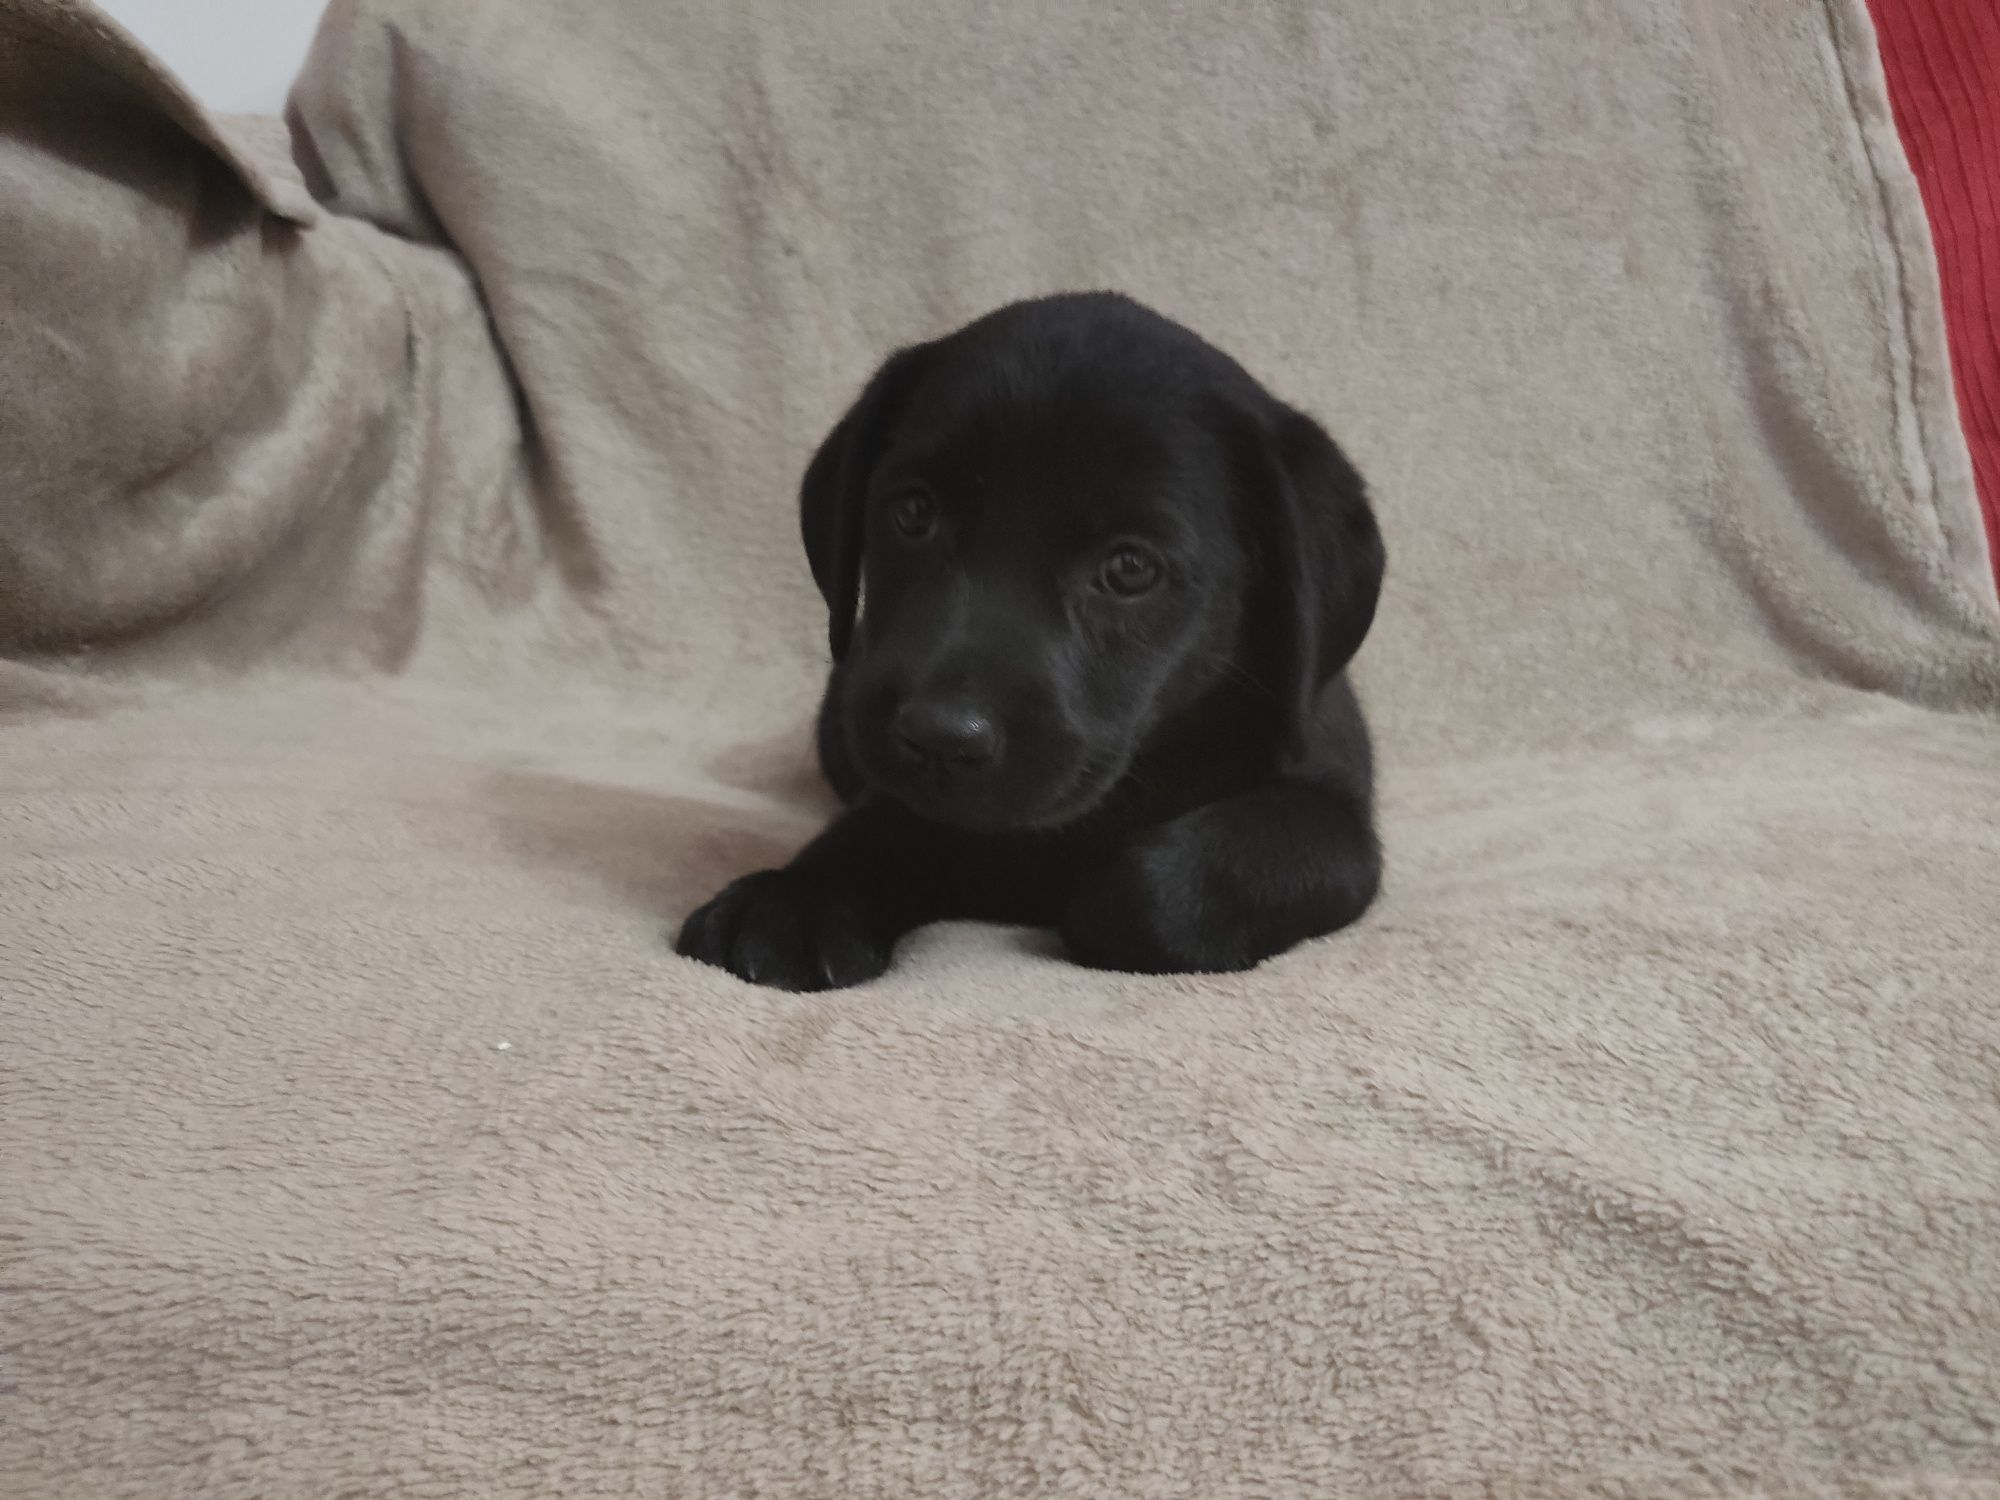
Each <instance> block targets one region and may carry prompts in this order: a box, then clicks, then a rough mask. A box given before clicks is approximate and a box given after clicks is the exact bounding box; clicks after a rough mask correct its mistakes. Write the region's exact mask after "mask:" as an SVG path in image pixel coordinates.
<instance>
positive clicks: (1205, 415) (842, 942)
mask: <svg viewBox="0 0 2000 1500" xmlns="http://www.w3.org/2000/svg"><path fill="white" fill-rule="evenodd" d="M800 509H801V520H802V526H803V530H804V533H805V548H806V556H807V559H808V560H809V561H810V563H811V565H812V573H813V578H814V580H815V581H816V582H817V583H818V584H819V588H820V592H821V593H822V594H824V595H825V596H826V603H827V609H828V612H829V616H830V622H831V623H830V634H831V642H832V648H833V660H834V663H835V665H834V668H833V671H832V674H831V676H830V678H829V679H828V682H827V688H826V697H825V700H824V702H823V704H822V705H821V708H820V716H819V760H820V765H821V767H822V769H823V770H824V771H825V773H826V776H827V779H828V780H829V781H830V782H831V783H832V784H833V787H834V789H835V791H836V792H838V793H839V795H840V797H841V799H842V800H843V801H844V802H846V803H847V810H846V811H845V812H843V813H842V814H841V816H840V817H839V818H837V819H836V820H835V821H834V822H833V824H832V825H831V826H830V827H829V828H827V830H826V831H825V832H824V833H822V834H821V835H820V836H819V837H818V838H817V839H815V840H813V842H812V843H811V844H809V845H807V846H806V848H805V849H804V851H803V852H801V853H800V854H799V855H798V857H797V858H795V859H794V860H793V861H792V862H791V863H790V864H789V865H787V866H785V867H784V868H783V869H781V870H766V871H763V872H761V873H758V874H753V875H748V876H745V877H744V878H742V879H741V880H738V881H737V882H736V883H735V884H733V885H731V886H730V887H728V889H726V890H724V891H723V892H722V893H721V894H720V895H719V896H717V897H716V898H715V899H714V900H712V901H710V902H709V903H708V904H707V905H706V906H704V907H702V908H701V909H700V910H699V911H697V912H696V913H695V914H694V915H693V916H691V917H690V918H688V920H687V924H686V925H685V926H684V927H683V928H682V929H681V934H680V940H679V944H678V947H679V949H680V951H681V952H682V953H683V954H686V955H687V956H689V957H691V958H697V959H700V960H702V961H704V962H706V963H711V964H715V965H718V966H719V967H721V968H724V969H728V970H729V971H730V972H732V973H734V974H738V975H740V976H741V977H743V978H744V979H748V980H750V981H752V982H753V983H757V984H764V985H771V986H775V987H777V988H779V989H787V990H819V989H829V988H837V987H839V986H842V985H851V984H858V983H860V982H861V981H863V980H866V979H871V978H873V977H874V976H875V975H877V974H880V973H881V972H882V971H883V970H884V969H885V968H887V967H888V964H889V954H890V950H891V949H892V948H893V947H894V945H895V943H896V940H897V939H898V938H900V937H901V936H902V935H903V934H904V933H906V932H909V931H910V930H911V929H913V928H915V927H919V926H921V925H923V924H924V923H927V922H935V921H940V920H944V919H949V918H973V919H981V920H986V921H994V922H1008V923H1020V924H1027V925H1034V926H1043V927H1056V928H1058V929H1060V931H1061V933H1062V937H1063V940H1064V942H1065V943H1066V944H1067V946H1068V949H1069V952H1070V954H1071V956H1072V957H1073V958H1075V959H1076V960H1077V961H1078V962H1080V963H1084V964H1089V965H1093V966H1096V967H1100V968H1106V969H1120V970H1127V971H1131V972H1137V973H1172V972H1197V971H1218V970H1231V969H1243V968H1248V967H1249V966H1250V965H1252V964H1255V963H1257V962H1258V961H1260V960H1262V959H1264V958H1268V957H1269V956H1271V955H1272V954H1274V953H1279V952H1282V951H1283V950H1284V949H1286V948H1289V947H1291V946H1292V945H1293V944H1294V943H1297V942H1299V941H1300V940H1302V939H1304V938H1310V937H1315V936H1318V935H1319V934H1322V933H1328V932H1332V931H1333V930H1335V929H1336V928H1339V927H1343V926H1345V925H1346V924H1347V923H1349V922H1352V921H1353V920H1354V919H1355V918H1356V917H1358V916H1360V915H1361V913H1362V912H1363V911H1364V910H1365V909H1366V908H1367V906H1368V903H1369V902H1370V901H1371V900H1372V899H1373V898H1374V895H1375V890H1376V886H1377V883H1378V880H1379V877H1380V870H1381V855H1380V850H1379V847H1378V845H1377V843H1376V839H1375V831H1374V822H1373V807H1372V801H1373V799H1372V785H1373V770H1372V761H1371V753H1370V749H1369V741H1368V732H1367V728H1366V726H1365V725H1364V723H1363V721H1362V717H1361V709H1360V705H1359V704H1358V703H1357V702H1356V700H1355V696H1354V692H1353V690H1352V689H1351V688H1350V687H1349V685H1348V682H1347V678H1346V676H1345V675H1344V669H1345V667H1346V666H1347V663H1348V660H1349V658H1351V657H1352V656H1353V655H1354V652H1355V650H1356V648H1357V647H1359V646H1360V644H1361V640H1362V637H1363V636H1364V635H1366V634H1367V632H1368V627H1369V623H1370V622H1371V621H1372V620H1373V618H1374V614H1375V600H1376V595H1377V593H1378V592H1379V590H1380V587H1381V582H1382V567H1383V548H1382V539H1381V535H1380V533H1379V532H1378V531H1377V530H1376V526H1375V518H1374V515H1373V513H1372V512H1371V511H1370V509H1369V506H1368V501H1367V498H1366V496H1365V495H1364V493H1363V489H1362V483H1361V479H1360V477H1359V476H1358V475H1357V474H1356V473H1355V471H1354V470H1353V468H1352V467H1350V466H1349V464H1348V462H1347V460H1346V459H1345V458H1344V457H1343V456H1342V455H1341V452H1340V450H1339V449H1338V448H1337V447H1335V446H1334V444H1333V442H1332V440H1331V439H1329V438H1328V437H1327V435H1326V433H1325V432H1323V431H1322V430H1321V429H1320V427H1319V425H1318V424H1317V423H1315V422H1314V421H1313V420H1312V419H1311V418H1310V417H1307V416H1305V415H1303V414H1302V413H1300V412H1297V411H1295V410H1293V409H1292V408H1291V407H1289V406H1286V405H1285V404H1283V403H1282V402H1280V401H1278V400H1277V399H1276V398H1274V397H1273V396H1271V395H1270V394H1269V393H1268V392H1266V391H1265V390H1264V388H1263V387H1262V386H1261V385H1259V384H1258V383H1257V382H1256V381H1255V380H1254V379H1252V378H1251V377H1250V375H1249V374H1248V373H1246V372H1245V371H1244V369H1243V368H1242V366H1240V365H1238V364H1237V363H1236V362H1235V361H1234V360H1233V359H1231V358H1229V357H1228V356H1227V355H1225V354H1223V353H1221V352H1220V351H1219V350H1217V349H1215V348H1213V347H1211V346H1210V345H1208V344H1207V343H1205V342H1203V341H1202V340H1201V339H1200V338H1198V337H1196V336H1195V335H1194V334H1193V333H1191V332H1189V331H1188V330H1187V329H1185V328H1182V327H1181V326H1180V325H1179V324H1177V323H1173V322H1171V321H1169V320H1168V319H1166V318H1164V317H1161V316H1160V315H1159V314H1157V313H1154V312H1151V311H1149V310H1147V309H1146V308H1144V307H1141V306H1140V305H1139V304H1137V303H1136V302H1133V301H1131V300H1130V299H1129V298H1126V297H1122V296H1117V295H1113V294H1109V293H1089V294H1075V295H1064V296H1055V297H1047V298H1043V299H1040V300H1037V301H1031V302H1021V303H1016V304H1014V305H1012V306H1009V307H1003V308H1001V309H1000V310H999V311H997V312H994V313H990V314H988V315H987V316H986V317H983V318H981V319H979V320H978V321H977V322H975V323H972V324H970V325H968V326H967V327H965V328H962V329H960V330H959V331H958V332H956V333H953V334H951V335H949V336H947V337H945V338H941V339H938V340H937V341H935V342H933V343H929V344H923V345H919V346H917V347H914V348H909V349H904V350H901V351H900V352H898V353H897V354H895V355H894V356H893V357H892V358H890V360H889V361H888V362H887V363H886V364H885V365H883V367H882V368H881V370H880V371H879V372H877V374H876V375H875V377H874V379H873V380H871V381H870V382H869V383H868V387H867V389H866V390H864V391H863V392H862V394H861V398H860V399H859V400H858V401H857V402H856V403H855V405H854V407H853V409H852V410H851V411H849V412H848V414H847V415H846V416H845V417H843V418H842V419H841V421H840V424H839V425H838V426H836V427H835V428H834V429H833V431H832V433H831V434H829V435H828V437H827V439H826V441H825V442H824V444H822V446H821V447H820V449H819V452H818V453H817V454H816V455H815V456H814V458H813V460H812V463H811V465H810V467H808V468H807V470H806V475H805V481H804V484H803V486H802V492H801V496H800Z"/></svg>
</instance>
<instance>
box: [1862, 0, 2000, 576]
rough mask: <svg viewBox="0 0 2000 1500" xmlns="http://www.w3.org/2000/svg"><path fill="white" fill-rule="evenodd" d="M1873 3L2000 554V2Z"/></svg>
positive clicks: (1962, 407)
mask: <svg viewBox="0 0 2000 1500" xmlns="http://www.w3.org/2000/svg"><path fill="white" fill-rule="evenodd" d="M1869 10H1870V11H1871V12H1872V14H1873V15H1874V18H1875V25H1876V32H1877V36H1878V38H1879V39H1880V44H1881V52H1882V65H1883V72H1884V74H1885V75H1886V77H1887V79H1888V83H1889V102H1890V103H1891V104H1892V105H1893V106H1894V108H1895V115H1896V127H1897V129H1898V131H1899V132H1900V133H1901V135H1902V138H1903V145H1904V147H1905V148H1906V149H1907V151H1908V153H1909V158H1910V166H1911V167H1912V168H1913V169H1914V170H1915V172H1916V174H1917V184H1918V186H1919V187H1920V188H1921V189H1922V191H1923V195H1924V208H1925V210H1926V211H1927V212H1928V213H1929V214H1930V221H1931V232H1932V235H1933V238H1934V240H1935V243H1936V245H1937V259H1938V279H1939V281H1940V283H1941V287H1942V291H1943V294H1944V317H1945V330H1946V333H1947V335H1948V336H1949V338H1950V340H1951V360H1952V369H1953V372H1954V374H1955V375H1956V377H1957V387H1958V402H1959V412H1960V416H1961V419H1962V422H1963V425H1964V427H1965V436H1966V442H1967V444H1968V445H1969V446H1970V447H1971V449H1972V472H1973V477H1974V479H1975V480H1976V481H1977V482H1978V486H1979V498H1980V502H1981V504H1982V505H1983V506H1984V508H1985V511H1986V533H1987V538H1988V540H1989V541H1990V542H1991V543H1992V546H1993V549H1994V552H1995V556H1996V560H2000V10H1996V9H1995V8H1994V7H1993V6H1992V5H1991V4H1989V3H1987V0H1869ZM1995 577H1996V581H2000V571H1996V574H1995Z"/></svg>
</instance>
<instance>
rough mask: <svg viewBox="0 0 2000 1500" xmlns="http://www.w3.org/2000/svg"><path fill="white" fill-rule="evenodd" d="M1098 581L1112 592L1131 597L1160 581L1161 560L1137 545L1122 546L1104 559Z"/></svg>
mask: <svg viewBox="0 0 2000 1500" xmlns="http://www.w3.org/2000/svg"><path fill="white" fill-rule="evenodd" d="M1097 581H1098V583H1099V584H1100V585H1101V586H1102V587H1104V588H1105V589H1107V590H1109V591H1110V592H1111V593H1114V594H1118V595H1120V596H1121V597H1123V598H1127V599H1130V598H1132V597H1133V596H1134V595H1136V594H1143V593H1145V592H1146V590H1147V589H1149V588H1151V587H1152V586H1153V585H1154V584H1156V583H1158V582H1159V581H1160V562H1159V559H1158V558H1156V557H1153V556H1152V555H1150V554H1149V553H1145V552H1141V551H1140V550H1139V549H1138V548H1136V547H1121V548H1119V549H1118V550H1117V551H1116V552H1114V553H1112V554H1111V556H1109V557H1108V558H1106V559H1105V560H1104V566H1103V568H1102V569H1100V570H1099V571H1098V575H1097Z"/></svg>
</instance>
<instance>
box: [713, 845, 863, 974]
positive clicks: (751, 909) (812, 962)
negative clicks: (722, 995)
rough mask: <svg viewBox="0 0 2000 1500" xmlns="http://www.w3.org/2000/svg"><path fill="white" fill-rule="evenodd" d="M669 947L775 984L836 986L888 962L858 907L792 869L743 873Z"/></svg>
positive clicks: (734, 971) (731, 970) (720, 967)
mask: <svg viewBox="0 0 2000 1500" xmlns="http://www.w3.org/2000/svg"><path fill="white" fill-rule="evenodd" d="M674 947H675V950H676V951H677V952H679V953H680V954H681V955H682V956H683V957H685V958H692V959H698V960H699V961H700V962H702V963H705V964H713V965H714V966H715V967H716V968H718V969H727V970H728V971H729V972H730V973H732V974H734V975H736V976H737V977H738V978H739V979H747V980H749V981H750V983H752V984H761V985H765V986H768V987H769V988H771V989H776V990H800V991H807V990H837V989H844V988H845V987H846V986H848V985H851V984H860V983H862V982H863V981H865V980H869V979H873V978H875V977H876V975H878V974H880V973H881V972H882V971H883V970H884V969H886V968H888V967H889V949H888V945H887V944H885V943H883V942H881V941H880V940H879V939H878V938H876V937H875V935H874V934H873V933H872V932H870V931H869V929H868V925H867V923H866V922H865V921H864V920H863V919H862V916H861V913H859V912H858V911H856V910H855V909H854V908H853V907H852V906H851V905H849V904H848V903H847V902H845V901H843V900H841V899H840V898H839V897H838V896H836V895H834V894H832V893H831V892H829V891H826V890H825V889H823V888H822V887H820V886H818V885H816V884H815V883H814V882H812V881H810V880H806V879H804V878H802V877H800V876H799V875H796V874H794V873H793V872H792V871H790V870H763V871H759V872H758V873H757V874H755V875H745V876H744V877H743V878H742V879H741V880H738V881H737V882H735V884H733V885H731V886H729V887H728V888H727V889H726V890H724V891H723V892H722V894H721V895H719V896H717V897H716V898H715V899H714V900H712V901H710V902H709V903H708V904H707V905H706V906H704V907H702V908H701V909H700V910H699V911H697V912H696V913H695V914H694V915H693V916H691V917H689V918H688V919H687V921H686V922H685V923H684V924H683V925H682V927H681V932H680V937H679V938H678V939H677V940H676V941H675V943H674Z"/></svg>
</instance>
